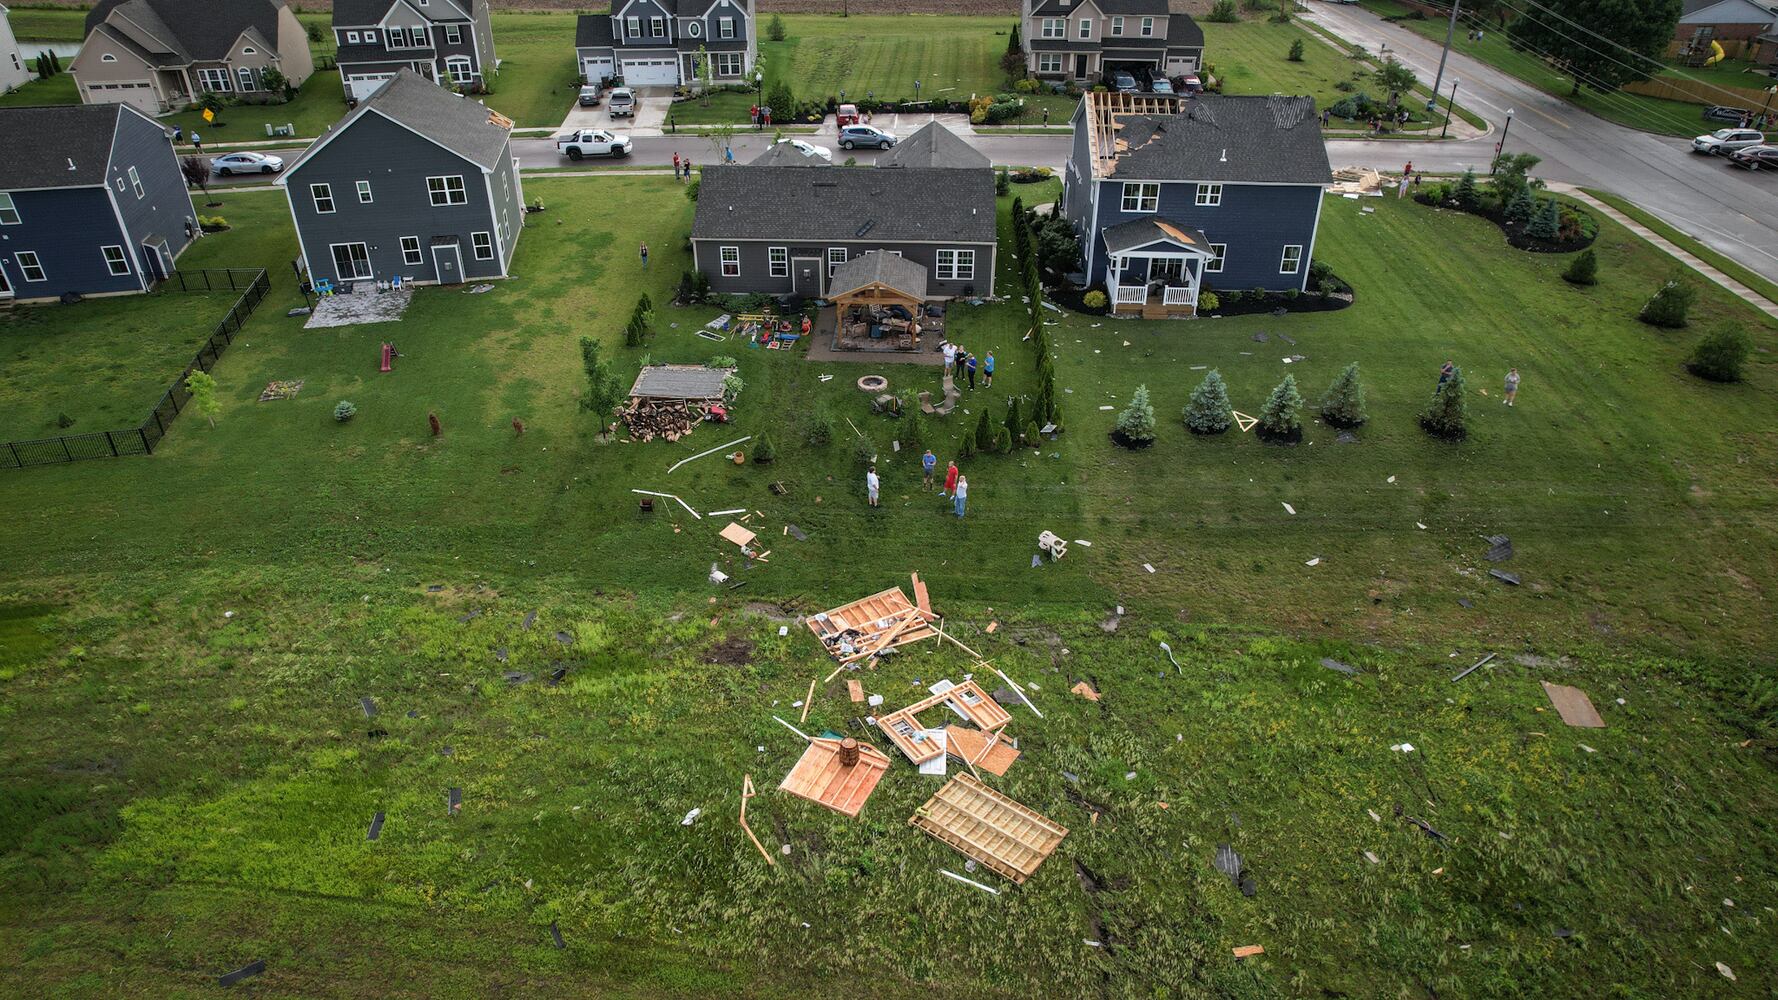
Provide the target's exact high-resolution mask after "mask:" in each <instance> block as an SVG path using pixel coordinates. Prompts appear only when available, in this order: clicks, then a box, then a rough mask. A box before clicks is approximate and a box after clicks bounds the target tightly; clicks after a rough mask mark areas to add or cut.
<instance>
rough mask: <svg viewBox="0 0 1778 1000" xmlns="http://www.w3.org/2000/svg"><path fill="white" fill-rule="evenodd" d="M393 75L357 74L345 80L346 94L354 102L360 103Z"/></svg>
mask: <svg viewBox="0 0 1778 1000" xmlns="http://www.w3.org/2000/svg"><path fill="white" fill-rule="evenodd" d="M394 76H395V74H394V73H359V74H354V75H352V76H350V77H347V78H346V94H347V95H348V96H350V97H351V98H353V99H354V100H359V101H362V100H364V99H365V98H367V97H369V96H370V95H372V94H374V93H376V92H377V88H378V87H381V86H382V85H383V81H385V80H389V79H392V78H393V77H394Z"/></svg>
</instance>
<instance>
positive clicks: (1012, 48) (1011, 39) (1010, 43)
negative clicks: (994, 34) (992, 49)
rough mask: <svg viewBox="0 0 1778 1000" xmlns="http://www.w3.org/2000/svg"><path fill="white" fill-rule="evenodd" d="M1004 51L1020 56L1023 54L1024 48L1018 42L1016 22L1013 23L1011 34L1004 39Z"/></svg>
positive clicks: (1017, 25)
mask: <svg viewBox="0 0 1778 1000" xmlns="http://www.w3.org/2000/svg"><path fill="white" fill-rule="evenodd" d="M1006 51H1008V52H1017V53H1019V54H1021V55H1023V54H1024V52H1025V47H1024V46H1023V45H1022V44H1020V42H1019V23H1018V22H1017V21H1014V22H1013V25H1012V34H1011V35H1009V36H1008V37H1007V39H1006Z"/></svg>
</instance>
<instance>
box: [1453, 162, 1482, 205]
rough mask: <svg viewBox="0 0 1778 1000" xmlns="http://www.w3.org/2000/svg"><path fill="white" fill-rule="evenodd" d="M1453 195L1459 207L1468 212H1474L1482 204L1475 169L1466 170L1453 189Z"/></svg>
mask: <svg viewBox="0 0 1778 1000" xmlns="http://www.w3.org/2000/svg"><path fill="white" fill-rule="evenodd" d="M1451 197H1452V198H1454V199H1456V202H1457V207H1458V208H1461V209H1463V210H1464V211H1466V212H1473V211H1475V208H1476V206H1477V205H1480V204H1481V192H1479V191H1477V190H1476V183H1475V171H1474V170H1465V171H1464V172H1463V177H1462V179H1461V180H1459V181H1458V182H1457V186H1456V187H1455V188H1454V189H1452V191H1451Z"/></svg>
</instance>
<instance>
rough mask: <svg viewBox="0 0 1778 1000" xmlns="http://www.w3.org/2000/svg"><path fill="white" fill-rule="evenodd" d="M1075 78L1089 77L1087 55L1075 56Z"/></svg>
mask: <svg viewBox="0 0 1778 1000" xmlns="http://www.w3.org/2000/svg"><path fill="white" fill-rule="evenodd" d="M1074 78H1075V79H1076V80H1085V79H1086V78H1087V57H1086V56H1075V57H1074Z"/></svg>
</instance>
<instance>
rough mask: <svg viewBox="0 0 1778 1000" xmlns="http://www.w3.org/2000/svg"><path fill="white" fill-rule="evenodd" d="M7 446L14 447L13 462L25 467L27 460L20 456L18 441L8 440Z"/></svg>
mask: <svg viewBox="0 0 1778 1000" xmlns="http://www.w3.org/2000/svg"><path fill="white" fill-rule="evenodd" d="M6 447H8V448H11V449H12V464H14V465H16V466H18V467H19V468H21V469H22V468H24V467H25V460H24V459H22V458H20V457H19V446H18V442H17V441H8V442H6Z"/></svg>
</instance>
